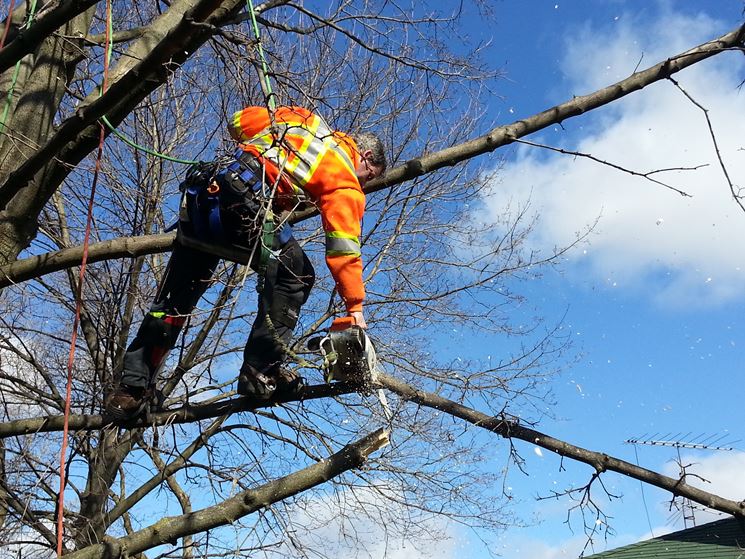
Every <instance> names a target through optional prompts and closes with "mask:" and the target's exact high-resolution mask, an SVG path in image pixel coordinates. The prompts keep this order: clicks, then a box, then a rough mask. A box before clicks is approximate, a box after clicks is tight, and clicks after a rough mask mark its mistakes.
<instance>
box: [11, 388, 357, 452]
mask: <svg viewBox="0 0 745 559" xmlns="http://www.w3.org/2000/svg"><path fill="white" fill-rule="evenodd" d="M358 388H359V387H358V386H355V385H353V384H349V383H341V382H340V383H335V384H318V385H315V386H309V387H307V388H306V389H305V391H304V392H303V396H302V398H300V400H299V401H302V400H316V399H318V398H328V397H331V396H338V395H341V394H349V393H351V392H355V391H356V390H358ZM293 401H298V400H291V399H277V400H274V401H272V402H262V403H261V404H257V403H256V402H253V401H251V400H250V399H248V398H233V399H232V400H226V401H223V402H215V403H212V404H204V405H193V406H192V405H187V406H183V407H181V408H177V409H173V410H167V411H162V412H157V413H153V414H151V415H150V417H149V419H148V418H144V417H141V418H137V419H135V420H133V421H130V422H128V423H122V424H115V423H114V422H113V421H112V420H111V418H110V417H108V416H106V415H71V416H70V426H69V428H70V431H84V430H91V429H103V428H104V427H107V426H110V425H118V426H123V427H126V428H127V429H136V428H147V427H155V426H156V425H166V424H172V423H192V422H194V421H201V420H203V419H209V418H213V417H218V416H220V415H229V414H233V413H237V412H241V411H251V410H255V409H258V408H265V407H271V406H273V405H276V404H283V403H287V402H293ZM63 421H64V417H63V416H61V415H55V416H48V417H38V418H37V417H34V418H29V419H16V420H13V421H8V422H6V423H0V439H4V438H7V437H13V436H16V435H28V434H32V433H49V432H52V431H61V430H62V425H63Z"/></svg>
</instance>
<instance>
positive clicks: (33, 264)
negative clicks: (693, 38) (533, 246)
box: [0, 26, 745, 288]
mask: <svg viewBox="0 0 745 559" xmlns="http://www.w3.org/2000/svg"><path fill="white" fill-rule="evenodd" d="M743 34H745V26H743V27H741V28H739V29H737V30H736V31H732V32H730V33H727V34H726V35H723V36H722V37H720V38H718V39H715V40H713V41H709V42H708V43H704V44H703V45H700V46H698V47H695V48H693V49H691V50H689V51H687V52H685V53H682V54H679V55H677V56H674V57H672V58H669V59H667V60H666V61H664V62H661V63H659V64H657V65H655V66H652V67H651V68H648V69H646V70H643V71H641V72H637V73H636V74H634V75H632V76H630V77H628V78H626V79H625V80H621V81H620V82H617V83H615V84H613V85H611V86H608V87H606V88H604V89H601V90H599V91H596V92H595V93H591V94H589V95H584V96H580V97H575V98H574V99H572V100H571V101H567V102H566V103H562V104H560V105H556V106H555V107H552V108H550V109H548V110H546V111H543V112H541V113H538V114H536V115H534V116H532V117H529V118H526V119H523V120H518V121H516V122H513V123H511V124H507V125H505V126H499V127H497V128H494V129H493V130H492V131H491V132H489V133H488V134H486V135H484V136H480V137H478V138H475V139H473V140H469V141H468V142H465V143H462V144H459V145H457V146H453V147H450V148H447V149H444V150H441V151H438V152H435V153H432V154H430V155H426V156H422V157H419V158H416V159H412V160H410V161H408V162H406V163H405V164H404V165H402V166H399V167H396V168H394V169H391V170H390V171H388V172H387V173H386V174H385V176H383V177H381V178H380V179H375V180H373V181H370V183H368V185H367V186H366V188H365V192H366V193H372V192H377V191H379V190H383V189H385V188H389V187H391V186H394V185H396V184H400V183H403V182H406V181H408V180H411V179H413V178H416V177H418V176H421V175H424V174H427V173H431V172H433V171H436V170H437V169H441V168H443V167H446V166H452V165H455V164H456V163H460V162H462V161H466V160H468V159H471V158H472V157H476V156H478V155H482V154H484V153H488V152H491V151H494V150H496V149H497V148H499V147H501V146H504V145H506V144H509V143H512V142H514V141H515V140H516V139H518V138H521V137H523V136H526V135H528V134H531V133H534V132H537V131H539V130H542V129H544V128H546V127H548V126H551V125H553V124H557V123H560V122H562V121H564V120H566V119H567V118H571V117H573V116H578V115H581V114H583V113H586V112H587V111H590V110H592V109H595V108H598V107H600V106H602V105H606V104H608V103H611V102H612V101H615V100H617V99H619V98H621V97H623V96H625V95H628V94H629V93H632V92H633V91H637V90H639V89H642V88H644V87H646V86H648V85H650V84H652V83H654V82H656V81H659V80H660V79H663V78H667V77H668V76H670V75H671V74H673V73H675V72H679V71H680V70H682V69H684V68H686V67H688V66H691V65H693V64H695V63H697V62H700V61H701V60H704V59H705V58H708V57H710V56H713V55H715V54H717V53H719V52H722V51H724V50H727V49H729V48H731V47H733V46H736V45H740V44H742V42H743ZM315 213H316V210H314V209H309V210H306V211H304V212H300V213H297V214H296V215H294V216H293V219H292V221H293V222H297V221H302V220H303V219H307V218H308V217H310V216H312V215H314V214H315ZM122 245H130V246H135V245H136V246H137V247H138V248H137V249H136V253H131V252H129V251H128V250H127V249H122V248H121V246H122ZM170 246H171V245H170V243H168V242H166V240H165V236H161V235H157V236H152V237H143V238H142V240H141V241H137V242H136V241H135V240H134V239H133V238H126V239H117V240H113V241H106V242H103V243H97V244H94V245H91V249H90V250H91V256H90V261H91V262H96V261H100V260H108V259H110V258H120V257H122V256H131V255H142V254H151V253H156V252H164V251H166V250H168V249H169V248H170ZM74 251H77V252H74ZM63 253H64V254H63ZM81 256H82V251H81V249H79V248H70V249H64V250H62V251H59V252H54V253H49V254H47V255H41V256H34V257H32V258H28V259H24V260H20V261H17V262H15V263H13V264H10V265H7V266H4V267H3V268H1V269H0V288H1V287H6V286H8V285H10V284H12V283H17V282H21V281H25V280H27V279H30V278H33V277H39V276H42V275H44V274H47V273H50V272H53V271H57V270H60V269H62V268H64V267H67V266H73V265H77V264H79V263H80V261H81ZM63 262H64V264H63Z"/></svg>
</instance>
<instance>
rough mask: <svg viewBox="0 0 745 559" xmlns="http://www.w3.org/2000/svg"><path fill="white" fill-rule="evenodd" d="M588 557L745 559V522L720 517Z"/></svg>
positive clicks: (595, 558)
mask: <svg viewBox="0 0 745 559" xmlns="http://www.w3.org/2000/svg"><path fill="white" fill-rule="evenodd" d="M585 559H745V522H743V521H742V520H738V519H735V518H726V519H724V520H717V521H716V522H710V523H709V524H703V525H701V526H696V527H695V528H688V529H687V530H681V531H680V532H674V533H672V534H666V535H664V536H660V537H659V538H652V539H651V540H645V541H643V542H638V543H635V544H631V545H627V546H624V547H619V548H617V549H612V550H610V551H604V552H603V553H597V554H595V555H590V556H586V557H585Z"/></svg>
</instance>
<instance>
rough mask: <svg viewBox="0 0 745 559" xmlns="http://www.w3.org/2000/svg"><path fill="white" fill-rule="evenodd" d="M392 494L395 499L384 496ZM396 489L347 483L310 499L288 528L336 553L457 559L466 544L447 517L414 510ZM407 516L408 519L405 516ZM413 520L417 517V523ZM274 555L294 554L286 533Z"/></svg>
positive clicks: (296, 538) (301, 538) (397, 558)
mask: <svg viewBox="0 0 745 559" xmlns="http://www.w3.org/2000/svg"><path fill="white" fill-rule="evenodd" d="M382 493H387V494H389V496H390V497H391V498H386V497H383V496H382ZM397 500H400V501H402V500H403V497H402V496H401V495H400V494H397V492H396V490H393V489H390V488H385V487H383V486H379V487H378V488H376V489H373V488H369V487H366V488H347V489H344V490H341V491H336V492H335V493H333V494H328V495H325V496H323V497H320V498H315V499H311V500H310V501H309V502H305V506H304V507H303V508H302V509H301V508H294V510H293V512H291V514H290V522H289V524H288V526H287V533H288V534H292V540H294V541H297V542H302V545H308V544H311V545H322V546H323V550H324V553H325V554H326V555H327V556H331V557H349V558H371V559H378V558H380V557H386V558H387V559H430V558H432V559H454V558H455V557H456V556H457V551H456V545H457V544H458V543H460V544H462V543H463V542H462V540H459V539H458V537H457V536H458V534H457V533H456V532H455V530H454V528H453V526H452V524H451V523H448V522H447V520H446V519H445V518H443V517H437V516H434V515H428V514H422V515H419V518H417V519H415V518H413V517H412V514H416V513H414V512H412V511H411V510H410V509H407V508H406V507H404V506H403V505H401V504H399V503H397V502H396V501H397ZM402 518H406V521H405V522H402V521H401V519H402ZM412 521H413V522H412ZM284 542H285V543H283V544H282V546H280V548H278V549H277V550H273V552H272V556H274V554H276V556H277V557H290V556H295V555H296V553H294V550H293V548H292V545H291V542H288V538H284Z"/></svg>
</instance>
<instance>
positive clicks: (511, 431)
mask: <svg viewBox="0 0 745 559" xmlns="http://www.w3.org/2000/svg"><path fill="white" fill-rule="evenodd" d="M378 380H379V382H380V384H381V385H382V386H383V387H384V388H386V389H388V390H390V391H392V392H395V393H396V394H398V395H399V396H400V397H401V398H403V399H405V400H408V401H410V402H414V403H417V404H419V405H422V406H426V407H428V408H434V409H437V410H440V411H442V412H444V413H447V414H450V415H452V416H454V417H458V418H460V419H463V420H464V421H468V422H469V423H472V424H473V425H476V426H478V427H481V428H483V429H486V430H488V431H491V432H493V433H496V434H498V435H501V436H502V437H505V438H508V439H519V440H521V441H525V442H527V443H530V444H532V445H536V446H539V447H541V448H544V449H546V450H550V451H551V452H555V453H556V454H558V455H560V456H566V457H567V458H570V459H571V460H576V461H577V462H583V463H584V464H588V465H590V466H592V467H593V468H594V469H595V470H596V471H597V472H598V473H600V472H606V471H610V472H616V473H619V474H622V475H625V476H628V477H631V478H634V479H638V480H639V481H642V482H644V483H648V484H650V485H654V486H655V487H659V488H660V489H664V490H665V491H669V492H670V493H672V494H673V495H679V496H681V497H686V498H688V499H691V500H692V501H695V502H697V503H700V504H702V505H704V506H706V507H709V508H712V509H715V510H718V511H721V512H724V513H727V514H732V515H734V516H740V517H745V501H742V502H738V501H733V500H730V499H725V498H723V497H719V496H718V495H714V494H713V493H709V492H708V491H703V490H702V489H698V488H696V487H692V486H690V485H688V484H687V483H686V482H685V480H683V479H675V478H671V477H668V476H665V475H662V474H660V473H657V472H655V471H652V470H648V469H646V468H642V467H640V466H637V465H635V464H632V463H631V462H626V461H625V460H620V459H618V458H614V457H612V456H608V455H607V454H604V453H602V452H594V451H592V450H587V449H585V448H582V447H579V446H575V445H573V444H570V443H568V442H565V441H562V440H560V439H556V438H554V437H551V436H549V435H545V434H543V433H541V432H540V431H536V430H535V429H530V428H529V427H525V426H522V425H520V424H519V423H517V422H515V421H510V420H506V419H504V418H499V417H493V416H489V415H486V414H484V413H481V412H479V411H476V410H474V409H471V408H469V407H467V406H464V405H462V404H459V403H457V402H454V401H452V400H448V399H447V398H443V397H441V396H438V395H437V394H433V393H431V392H425V391H423V390H418V389H416V388H414V387H413V386H411V385H408V384H406V383H404V382H401V381H400V380H397V379H395V378H393V377H390V376H388V375H379V378H378Z"/></svg>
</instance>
